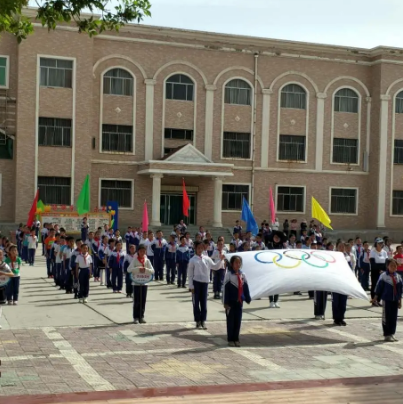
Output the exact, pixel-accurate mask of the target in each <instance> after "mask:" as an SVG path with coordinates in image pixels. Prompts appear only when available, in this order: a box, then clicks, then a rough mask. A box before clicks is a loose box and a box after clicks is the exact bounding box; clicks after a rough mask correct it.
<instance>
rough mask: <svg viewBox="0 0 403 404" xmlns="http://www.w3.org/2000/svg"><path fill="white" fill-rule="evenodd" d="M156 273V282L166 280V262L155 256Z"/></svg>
mask: <svg viewBox="0 0 403 404" xmlns="http://www.w3.org/2000/svg"><path fill="white" fill-rule="evenodd" d="M154 271H155V280H156V281H158V280H160V281H163V280H164V260H163V259H161V258H156V257H155V256H154Z"/></svg>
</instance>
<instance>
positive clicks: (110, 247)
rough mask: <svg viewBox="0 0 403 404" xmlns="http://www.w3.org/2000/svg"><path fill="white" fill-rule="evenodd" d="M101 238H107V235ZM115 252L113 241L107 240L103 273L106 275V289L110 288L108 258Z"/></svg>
mask: <svg viewBox="0 0 403 404" xmlns="http://www.w3.org/2000/svg"><path fill="white" fill-rule="evenodd" d="M103 237H106V238H108V235H107V234H106V235H104V236H103ZM114 250H115V240H114V239H113V238H112V239H109V238H108V247H106V249H105V255H104V260H105V273H106V287H107V288H108V289H109V288H111V287H112V269H111V268H110V267H109V257H110V255H111V254H112V253H113V251H114Z"/></svg>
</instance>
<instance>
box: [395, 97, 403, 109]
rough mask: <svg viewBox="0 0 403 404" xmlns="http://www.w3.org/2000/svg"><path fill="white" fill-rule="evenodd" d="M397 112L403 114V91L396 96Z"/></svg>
mask: <svg viewBox="0 0 403 404" xmlns="http://www.w3.org/2000/svg"><path fill="white" fill-rule="evenodd" d="M395 112H396V114H403V91H400V93H399V94H398V95H397V96H396V107H395Z"/></svg>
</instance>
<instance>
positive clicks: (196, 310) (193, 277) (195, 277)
mask: <svg viewBox="0 0 403 404" xmlns="http://www.w3.org/2000/svg"><path fill="white" fill-rule="evenodd" d="M194 247H195V252H196V255H195V256H194V257H193V258H192V259H191V260H190V261H189V266H188V276H189V291H190V292H192V295H193V296H192V297H193V315H194V319H195V322H196V328H203V329H204V330H207V327H206V319H207V292H208V284H209V280H210V270H211V269H212V270H214V271H217V270H218V269H220V268H222V265H223V261H224V259H225V256H224V255H221V256H220V257H218V258H219V260H218V261H217V263H214V262H213V260H212V259H211V258H210V257H206V256H204V255H202V254H203V250H204V246H203V243H202V242H200V241H196V242H195V244H194Z"/></svg>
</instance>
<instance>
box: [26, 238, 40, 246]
mask: <svg viewBox="0 0 403 404" xmlns="http://www.w3.org/2000/svg"><path fill="white" fill-rule="evenodd" d="M37 241H38V238H37V237H36V236H29V237H28V248H36V242H37Z"/></svg>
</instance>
